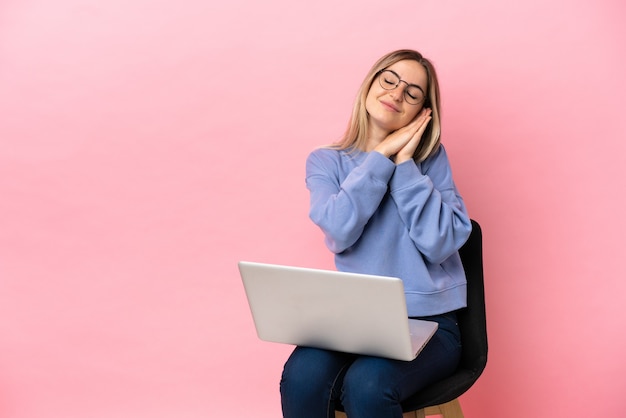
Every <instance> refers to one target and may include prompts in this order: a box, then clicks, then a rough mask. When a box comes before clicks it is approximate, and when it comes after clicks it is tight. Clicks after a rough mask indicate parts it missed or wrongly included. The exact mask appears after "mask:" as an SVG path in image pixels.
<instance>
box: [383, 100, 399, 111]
mask: <svg viewBox="0 0 626 418" xmlns="http://www.w3.org/2000/svg"><path fill="white" fill-rule="evenodd" d="M380 103H381V104H382V105H383V106H384V107H386V108H387V109H389V110H391V111H393V112H400V109H398V108H397V107H396V106H395V105H394V104H393V103H391V102H388V101H386V100H381V101H380Z"/></svg>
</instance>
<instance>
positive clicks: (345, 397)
mask: <svg viewBox="0 0 626 418" xmlns="http://www.w3.org/2000/svg"><path fill="white" fill-rule="evenodd" d="M439 137H440V106H439V87H438V84H437V76H436V73H435V70H434V67H433V66H432V64H431V63H430V61H428V60H427V59H426V58H424V57H423V56H422V55H421V54H420V53H418V52H416V51H412V50H400V51H395V52H392V53H390V54H387V55H385V56H384V57H382V58H381V59H380V60H378V62H376V64H374V66H373V67H372V69H371V70H370V71H369V73H368V74H367V76H366V78H365V80H364V81H363V84H362V85H361V88H360V90H359V92H358V96H357V99H356V101H355V104H354V109H353V112H352V117H351V120H350V124H349V126H348V129H347V131H346V133H345V135H344V137H343V139H342V140H341V141H340V142H339V143H338V144H335V145H332V146H329V147H325V148H320V149H317V150H315V151H313V152H312V153H311V154H310V155H309V158H308V159H307V163H306V184H307V187H308V189H309V191H310V196H311V200H310V217H311V219H312V220H313V222H315V224H317V225H318V226H319V227H320V228H321V229H322V231H323V232H324V235H325V243H326V246H327V247H328V249H329V250H330V251H332V252H333V253H334V254H335V264H336V266H337V269H338V270H340V271H349V272H356V273H367V274H378V275H384V276H393V277H399V278H401V279H402V280H403V283H404V288H405V293H406V301H407V309H408V313H409V316H410V317H412V318H421V319H427V320H431V321H436V322H438V323H439V329H438V331H437V332H436V334H435V336H434V337H433V338H432V339H431V341H430V342H429V343H428V344H427V346H426V347H425V348H424V350H423V351H422V352H421V353H420V355H419V356H418V357H417V358H416V359H415V360H413V361H410V362H404V361H397V360H390V359H385V358H378V357H370V356H360V355H354V354H347V353H338V352H334V351H329V350H321V349H315V348H309V347H297V348H296V349H295V350H294V352H293V353H292V355H291V356H290V358H289V360H288V361H287V363H286V364H285V368H284V371H283V376H282V380H281V385H280V389H281V399H282V408H283V416H284V417H285V418H329V417H330V418H332V417H334V411H335V405H336V404H337V403H341V404H342V405H343V407H344V409H345V411H346V413H347V415H348V417H349V418H369V417H371V418H385V417H389V418H392V417H397V418H400V417H402V409H401V407H400V403H401V401H402V400H403V399H405V398H407V397H408V396H410V395H412V394H413V393H415V392H417V391H419V390H420V388H423V387H424V386H426V385H428V384H430V383H432V382H434V381H437V380H439V379H442V378H444V377H446V376H447V375H450V374H452V373H453V372H454V370H455V368H456V366H457V364H458V361H459V356H460V353H461V345H460V335H459V329H458V326H457V323H456V316H455V311H456V310H457V309H459V308H462V307H464V306H465V304H466V281H465V275H464V272H463V267H462V265H461V260H460V258H459V254H458V249H459V248H460V247H461V246H462V245H463V243H465V241H466V240H467V238H468V237H469V234H470V231H471V223H470V219H469V216H468V214H467V212H466V209H465V205H464V204H463V200H462V198H461V196H460V195H459V193H458V191H457V189H456V186H455V184H454V181H453V179H452V173H451V169H450V164H449V161H448V158H447V156H446V152H445V150H444V148H443V146H442V145H441V144H440V138H439Z"/></svg>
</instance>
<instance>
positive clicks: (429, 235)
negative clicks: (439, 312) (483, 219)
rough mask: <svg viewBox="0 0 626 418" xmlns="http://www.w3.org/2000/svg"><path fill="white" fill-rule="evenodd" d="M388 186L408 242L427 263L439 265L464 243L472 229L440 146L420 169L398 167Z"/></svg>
mask: <svg viewBox="0 0 626 418" xmlns="http://www.w3.org/2000/svg"><path fill="white" fill-rule="evenodd" d="M389 185H390V190H391V196H392V198H393V200H394V202H395V203H396V206H397V208H398V211H399V213H400V217H401V218H402V220H403V222H404V223H405V225H406V227H407V228H408V230H409V236H410V237H411V240H412V241H413V242H414V243H415V246H416V247H417V249H418V250H419V251H420V253H422V254H423V255H424V257H426V259H427V260H428V261H430V262H431V263H436V264H439V263H441V262H443V261H444V260H445V259H446V258H448V257H450V256H451V255H452V254H454V253H455V252H456V251H458V249H459V248H460V247H461V246H462V245H463V244H464V243H465V241H466V240H467V238H468V237H469V234H470V232H471V229H472V225H471V221H470V219H469V216H468V214H467V210H466V208H465V204H464V203H463V199H462V198H461V196H460V195H459V193H458V191H457V189H456V186H455V184H454V181H453V179H452V171H451V168H450V163H449V161H448V157H447V154H446V152H445V149H444V148H443V146H440V147H439V150H438V151H437V152H436V153H435V154H434V155H433V156H432V157H430V158H428V159H427V160H426V161H424V162H423V163H422V164H420V165H418V164H416V163H415V162H414V161H412V160H411V161H405V162H404V163H402V164H399V165H398V166H397V167H396V170H395V172H394V174H393V177H392V179H391V180H390V183H389Z"/></svg>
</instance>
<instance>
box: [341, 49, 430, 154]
mask: <svg viewBox="0 0 626 418" xmlns="http://www.w3.org/2000/svg"><path fill="white" fill-rule="evenodd" d="M403 60H413V61H417V62H418V63H419V64H421V65H422V66H423V67H424V68H425V69H426V73H427V75H428V87H427V89H426V90H427V92H426V99H425V101H424V107H429V108H431V109H432V114H431V117H432V119H431V121H430V123H429V124H428V126H427V128H426V130H425V131H424V134H423V135H422V140H421V141H420V143H419V145H418V147H417V149H416V150H415V154H414V155H413V158H414V159H415V161H417V162H421V161H424V160H425V159H426V158H428V157H429V156H430V155H431V154H432V153H434V152H435V151H436V150H437V148H438V147H439V143H440V136H441V109H440V105H439V83H438V81H437V73H436V72H435V67H434V66H433V65H432V63H431V62H430V61H429V60H428V59H426V58H424V57H423V56H422V54H420V53H419V52H417V51H413V50H410V49H401V50H398V51H393V52H390V53H388V54H387V55H385V56H383V57H382V58H380V59H379V60H378V61H377V62H376V63H375V64H374V66H373V67H372V68H371V69H370V70H369V72H368V73H367V76H366V77H365V80H363V83H362V84H361V87H360V88H359V91H358V92H357V97H356V100H355V102H354V107H353V108H352V116H351V117H350V122H349V123H348V128H347V129H346V132H345V133H344V135H343V137H342V139H341V140H339V141H338V142H337V143H336V144H334V145H332V147H333V148H335V149H349V148H352V149H358V150H364V149H365V144H366V141H367V135H368V121H369V115H368V113H367V110H366V109H365V99H366V98H367V94H368V93H369V91H370V87H371V86H372V83H373V82H374V79H375V78H376V76H377V75H378V73H379V72H380V71H382V70H384V69H386V68H387V67H389V66H391V65H393V64H395V63H396V62H398V61H403Z"/></svg>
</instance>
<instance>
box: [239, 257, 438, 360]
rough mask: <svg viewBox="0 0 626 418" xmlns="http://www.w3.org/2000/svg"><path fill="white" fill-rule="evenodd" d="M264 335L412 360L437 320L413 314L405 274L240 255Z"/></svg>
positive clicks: (260, 332)
mask: <svg viewBox="0 0 626 418" xmlns="http://www.w3.org/2000/svg"><path fill="white" fill-rule="evenodd" d="M239 271H240V273H241V278H242V280H243V284H244V288H245V291H246V296H247V298H248V303H249V305H250V311H251V312H252V317H253V319H254V324H255V327H256V331H257V334H258V336H259V338H260V339H261V340H264V341H272V342H278V343H286V344H294V345H301V346H309V347H318V348H324V349H329V350H336V351H343V352H348V353H356V354H365V355H372V356H379V357H387V358H392V359H397V360H405V361H410V360H413V359H414V358H415V357H416V356H417V355H418V354H419V352H420V351H421V350H422V348H423V347H424V346H425V345H426V343H427V342H428V340H429V339H430V338H431V337H432V335H433V334H434V333H435V331H436V330H437V323H436V322H430V321H421V320H415V319H409V318H408V315H407V310H406V300H405V295H404V287H403V284H402V280H400V279H398V278H394V277H384V276H374V275H366V274H356V273H345V272H337V271H330V270H318V269H310V268H302V267H290V266H282V265H275V264H263V263H253V262H246V261H241V262H239Z"/></svg>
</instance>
